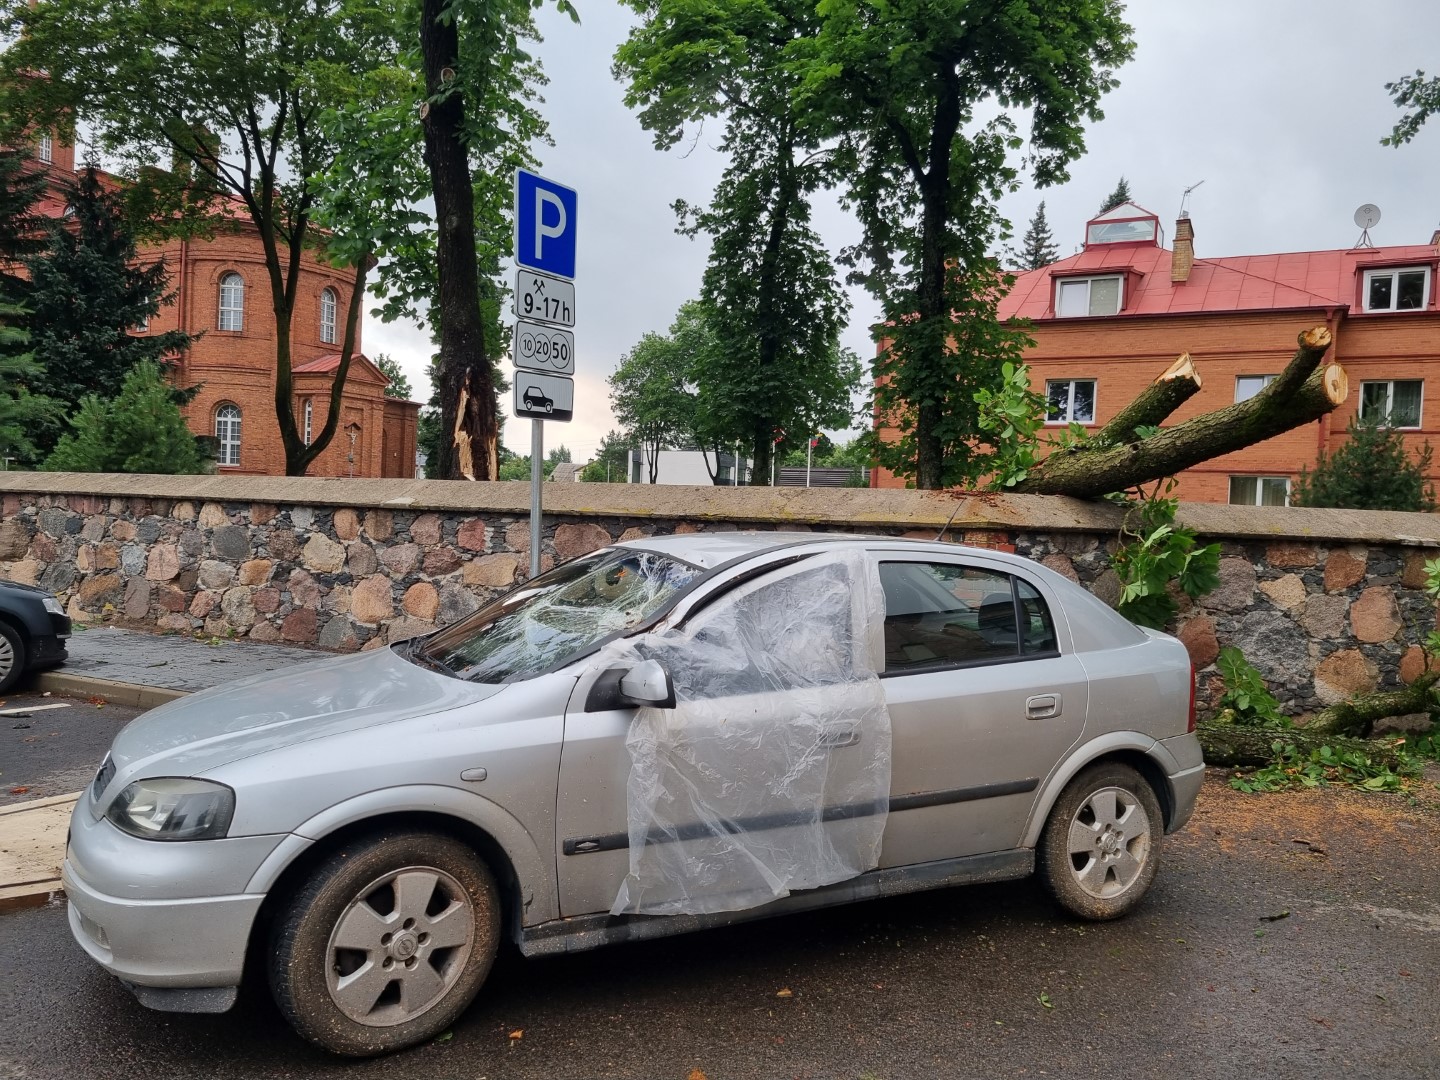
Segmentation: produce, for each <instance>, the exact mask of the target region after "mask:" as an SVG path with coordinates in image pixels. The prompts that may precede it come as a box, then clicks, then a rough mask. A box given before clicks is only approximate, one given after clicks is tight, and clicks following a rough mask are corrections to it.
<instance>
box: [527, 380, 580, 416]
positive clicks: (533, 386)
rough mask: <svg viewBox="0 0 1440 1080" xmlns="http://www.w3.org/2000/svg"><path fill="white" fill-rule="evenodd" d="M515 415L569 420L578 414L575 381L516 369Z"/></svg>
mask: <svg viewBox="0 0 1440 1080" xmlns="http://www.w3.org/2000/svg"><path fill="white" fill-rule="evenodd" d="M515 415H516V416H518V417H521V418H522V419H529V420H569V419H571V417H573V416H574V415H575V381H574V380H573V379H567V378H565V377H564V376H563V375H541V374H540V373H539V372H538V371H517V372H515Z"/></svg>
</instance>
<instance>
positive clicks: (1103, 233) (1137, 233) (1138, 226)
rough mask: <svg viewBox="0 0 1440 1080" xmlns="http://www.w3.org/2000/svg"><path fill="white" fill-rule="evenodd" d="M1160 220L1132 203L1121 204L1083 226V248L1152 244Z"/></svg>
mask: <svg viewBox="0 0 1440 1080" xmlns="http://www.w3.org/2000/svg"><path fill="white" fill-rule="evenodd" d="M1159 235H1160V219H1159V218H1157V217H1156V216H1155V215H1154V214H1152V213H1150V211H1148V210H1144V209H1142V208H1140V207H1138V206H1136V205H1135V204H1134V203H1128V202H1127V203H1121V204H1120V205H1119V206H1117V207H1115V209H1113V210H1107V211H1106V212H1105V213H1103V214H1101V215H1100V216H1099V217H1097V218H1091V219H1090V221H1089V222H1087V223H1086V225H1085V246H1086V247H1090V246H1091V245H1092V244H1154V243H1156V242H1157V239H1158V237H1159Z"/></svg>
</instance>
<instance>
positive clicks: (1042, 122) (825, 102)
mask: <svg viewBox="0 0 1440 1080" xmlns="http://www.w3.org/2000/svg"><path fill="white" fill-rule="evenodd" d="M817 10H818V11H819V13H820V14H821V16H822V20H823V21H822V25H821V27H820V31H819V33H818V34H817V35H816V36H815V37H813V38H807V39H804V40H802V41H797V42H794V43H792V44H791V45H790V46H789V48H788V51H789V53H790V55H791V57H792V58H793V61H794V66H795V69H796V70H798V71H800V72H802V73H803V74H804V77H805V81H804V85H803V88H802V92H801V96H802V101H804V102H805V103H806V104H807V106H808V108H809V109H810V110H811V114H812V115H818V116H820V117H822V118H823V120H824V125H823V126H824V133H826V134H829V135H831V136H833V137H834V138H835V139H836V140H837V144H838V147H839V150H840V154H839V158H838V161H837V166H838V168H839V170H840V174H841V175H843V176H845V177H846V186H845V191H844V196H845V201H846V203H847V204H848V205H849V206H850V207H852V208H853V209H854V210H855V211H856V212H857V214H858V216H859V219H860V224H861V226H862V230H863V239H862V243H861V244H860V245H859V246H858V247H857V248H856V249H854V250H853V251H852V252H850V253H849V261H850V262H851V263H852V265H854V266H855V267H856V271H857V273H856V275H855V276H856V278H857V279H858V280H860V281H863V282H864V283H865V284H866V285H867V286H868V287H869V288H870V290H871V292H872V293H874V295H875V296H876V297H877V298H878V299H879V300H880V301H881V306H882V313H881V319H880V325H881V326H882V327H884V330H883V333H884V335H885V338H886V340H887V347H886V349H885V350H884V353H883V355H882V356H881V357H880V359H879V360H878V362H877V364H876V369H875V373H876V375H877V377H878V379H879V382H880V385H879V387H878V390H877V395H876V409H877V412H878V413H879V414H880V415H881V417H882V418H883V419H885V420H887V421H889V422H890V423H891V424H892V425H893V426H895V427H896V428H897V429H898V430H899V431H900V433H901V439H900V441H899V442H898V443H895V444H881V443H879V442H878V440H875V441H872V443H871V447H872V449H873V451H874V452H875V453H876V455H877V458H878V459H879V460H880V462H881V463H882V464H886V465H888V466H889V467H891V468H892V469H895V470H896V471H897V472H899V473H901V474H902V475H907V476H913V477H914V478H915V482H916V483H917V484H918V486H920V487H922V488H936V487H941V486H947V485H950V484H955V483H959V482H962V481H967V480H972V479H974V478H975V477H977V476H978V475H980V474H981V473H983V471H984V464H983V458H982V456H981V455H980V454H979V453H978V452H977V448H976V447H975V444H974V436H975V435H976V433H977V430H978V429H977V427H976V415H975V414H976V406H975V402H974V397H975V394H976V392H977V391H979V390H981V389H984V388H986V387H987V386H991V385H993V384H994V382H995V381H996V380H997V379H998V378H999V374H998V373H999V370H1000V367H1001V365H1002V363H1003V362H1004V361H1005V360H1006V359H1007V358H1010V357H1018V354H1019V352H1020V350H1021V349H1022V348H1023V345H1024V342H1025V338H1024V335H1023V333H1021V332H1019V331H1017V330H1012V329H1010V328H1007V327H1004V326H1001V325H1000V324H999V322H998V321H997V318H996V310H997V309H996V305H997V304H998V300H999V297H1000V295H1001V293H1002V292H1003V290H1004V289H1005V288H1006V287H1007V279H1005V278H1004V277H1002V276H1001V275H1000V273H999V268H998V265H997V263H996V261H995V259H993V258H992V257H991V256H990V255H989V254H988V252H989V251H990V250H991V248H992V246H993V244H994V242H995V241H996V240H997V239H999V240H1003V239H1005V235H1004V234H1005V232H1006V228H1005V224H1004V221H1003V219H1002V218H1001V217H1000V215H999V213H998V212H997V210H996V201H997V200H998V199H999V198H1000V196H1001V195H1002V194H1004V193H1006V192H1008V191H1011V190H1013V189H1014V187H1015V184H1016V181H1017V178H1018V172H1017V170H1016V168H1015V167H1013V166H1012V165H1011V164H1010V163H1009V161H1008V155H1009V154H1010V153H1011V152H1014V151H1020V150H1022V149H1023V151H1024V152H1025V155H1026V160H1027V161H1028V163H1029V166H1030V169H1031V172H1032V174H1033V177H1034V181H1035V183H1036V184H1037V186H1040V187H1044V186H1047V185H1049V184H1053V183H1056V182H1058V181H1062V180H1064V179H1066V176H1067V171H1066V170H1067V166H1068V164H1069V163H1070V162H1071V161H1072V160H1074V159H1075V158H1076V157H1077V156H1078V155H1079V154H1080V153H1081V152H1082V151H1083V150H1084V135H1083V122H1084V121H1085V120H1087V119H1097V118H1099V116H1100V115H1101V113H1100V107H1099V103H1100V98H1101V96H1102V95H1103V94H1104V93H1105V92H1106V91H1108V90H1109V89H1111V88H1112V87H1113V86H1114V85H1115V79H1114V77H1113V75H1112V69H1113V68H1114V67H1115V66H1116V65H1118V64H1121V63H1123V62H1124V61H1126V60H1127V59H1128V58H1129V57H1130V54H1131V52H1132V49H1133V45H1132V41H1131V30H1130V27H1129V26H1128V25H1126V23H1125V22H1124V20H1123V19H1122V17H1121V15H1122V7H1121V5H1120V3H1119V2H1118V0H1033V2H1031V3H1013V2H1011V0H891V2H888V3H885V4H871V3H862V2H860V0H821V3H820V4H819V6H818V8H817ZM997 103H998V104H999V105H1000V106H1002V107H1003V108H1005V109H1028V110H1029V111H1030V113H1029V115H1030V127H1029V132H1028V138H1022V136H1021V135H1020V134H1019V133H1018V131H1017V126H1016V122H1015V120H1014V119H1013V118H1012V115H1011V113H1010V112H1008V111H1007V112H1002V113H1000V114H999V115H998V116H995V117H994V118H993V119H989V120H986V119H984V117H983V115H981V114H982V112H984V113H988V112H989V111H990V109H991V108H992V107H993V105H995V104H997Z"/></svg>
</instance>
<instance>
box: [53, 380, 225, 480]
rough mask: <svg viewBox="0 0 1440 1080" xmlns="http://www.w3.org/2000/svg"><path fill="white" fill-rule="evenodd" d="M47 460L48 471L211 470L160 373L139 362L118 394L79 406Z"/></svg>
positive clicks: (91, 397)
mask: <svg viewBox="0 0 1440 1080" xmlns="http://www.w3.org/2000/svg"><path fill="white" fill-rule="evenodd" d="M70 426H71V432H70V433H69V434H67V435H62V436H61V437H60V441H59V443H58V444H56V446H55V449H54V451H52V452H51V454H50V456H49V457H48V458H46V459H45V464H44V466H43V468H44V469H45V470H46V471H47V472H106V473H199V472H205V471H207V469H209V468H211V466H210V463H209V462H208V461H207V460H206V458H205V456H204V455H203V454H202V453H201V452H200V448H199V445H198V444H197V443H196V441H195V436H194V435H192V434H191V433H190V429H189V427H187V426H186V424H185V418H184V417H183V416H182V415H180V407H179V406H178V405H176V404H175V400H174V396H173V394H172V392H171V388H170V384H169V383H168V382H166V381H165V373H164V370H163V369H162V368H161V367H160V365H159V364H157V363H155V362H154V361H151V360H142V361H140V362H139V363H137V364H136V365H135V366H134V367H132V368H131V369H130V371H129V373H128V374H127V375H126V376H125V380H124V383H123V384H122V386H121V389H120V394H119V396H117V397H116V398H114V399H113V400H108V401H107V400H106V399H104V398H102V397H100V396H98V395H95V394H91V395H89V396H87V397H86V398H84V399H83V400H82V401H81V402H80V411H79V413H78V414H77V415H76V416H75V417H74V418H73V419H72V420H71V421H70Z"/></svg>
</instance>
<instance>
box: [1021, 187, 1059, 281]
mask: <svg viewBox="0 0 1440 1080" xmlns="http://www.w3.org/2000/svg"><path fill="white" fill-rule="evenodd" d="M1012 254H1013V255H1014V258H1015V260H1016V263H1017V264H1018V266H1019V268H1020V269H1021V270H1039V269H1040V268H1041V267H1042V266H1049V265H1050V264H1051V263H1053V262H1054V261H1055V260H1057V259H1058V258H1060V248H1059V247H1058V246H1056V243H1055V234H1054V233H1052V232H1051V231H1050V222H1049V221H1048V220H1046V218H1045V200H1044V199H1041V200H1040V205H1039V207H1038V208H1036V210H1035V216H1034V217H1032V218H1031V219H1030V225H1029V227H1028V228H1027V229H1026V230H1025V235H1024V236H1023V237H1022V238H1021V240H1020V250H1019V251H1016V252H1013V253H1012Z"/></svg>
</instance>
